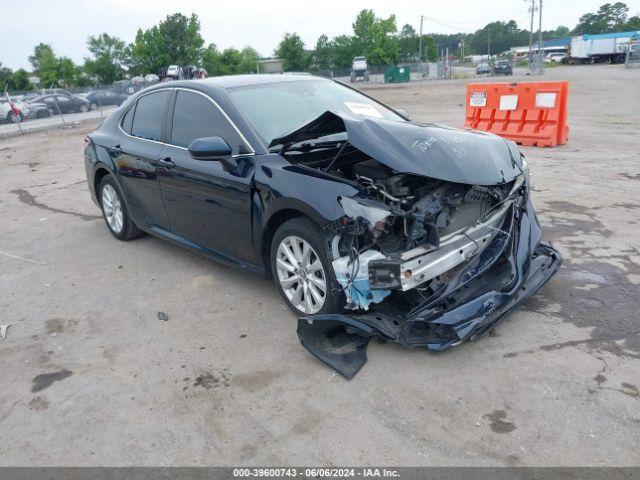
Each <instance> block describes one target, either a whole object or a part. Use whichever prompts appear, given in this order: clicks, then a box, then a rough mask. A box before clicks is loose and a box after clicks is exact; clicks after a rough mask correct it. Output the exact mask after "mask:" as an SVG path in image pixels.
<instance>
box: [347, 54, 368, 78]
mask: <svg viewBox="0 0 640 480" xmlns="http://www.w3.org/2000/svg"><path fill="white" fill-rule="evenodd" d="M358 80H363V81H365V82H368V81H369V67H368V65H367V59H366V57H353V62H352V63H351V81H352V82H357V81H358Z"/></svg>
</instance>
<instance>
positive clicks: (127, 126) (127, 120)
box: [122, 103, 136, 135]
mask: <svg viewBox="0 0 640 480" xmlns="http://www.w3.org/2000/svg"><path fill="white" fill-rule="evenodd" d="M135 110H136V105H135V103H134V104H133V105H132V106H131V108H130V109H129V110H127V113H125V114H124V117H123V118H122V129H123V130H124V131H125V132H127V133H128V134H129V135H131V125H133V113H134V112H135Z"/></svg>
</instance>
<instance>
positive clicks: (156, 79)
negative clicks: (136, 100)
mask: <svg viewBox="0 0 640 480" xmlns="http://www.w3.org/2000/svg"><path fill="white" fill-rule="evenodd" d="M144 80H145V82H147V83H158V82H159V81H160V77H159V76H158V75H156V74H155V73H149V74H148V75H145V76H144Z"/></svg>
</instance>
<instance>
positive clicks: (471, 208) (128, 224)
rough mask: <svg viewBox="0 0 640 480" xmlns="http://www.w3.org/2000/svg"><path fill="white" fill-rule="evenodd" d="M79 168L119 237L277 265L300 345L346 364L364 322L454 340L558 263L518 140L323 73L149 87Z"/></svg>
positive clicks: (420, 338)
mask: <svg viewBox="0 0 640 480" xmlns="http://www.w3.org/2000/svg"><path fill="white" fill-rule="evenodd" d="M85 165H86V172H87V177H88V180H89V182H88V183H89V187H90V191H91V195H92V196H93V198H94V200H95V201H96V203H97V204H98V206H99V207H100V208H101V209H102V213H103V215H104V218H105V221H106V224H107V227H108V229H109V231H110V232H111V233H112V234H113V235H114V236H115V237H116V238H118V239H119V240H131V239H133V238H135V237H137V236H139V235H141V234H142V233H148V234H151V235H154V236H157V237H159V238H162V239H165V240H167V241H169V242H171V243H174V244H176V245H179V246H182V247H185V248H188V249H190V250H193V251H196V252H199V253H201V254H203V255H205V256H207V257H209V258H212V259H215V260H217V261H220V262H223V263H225V264H228V265H233V266H235V267H238V268H241V269H244V270H247V271H250V272H254V273H258V274H260V275H263V276H265V277H267V278H274V279H275V282H276V284H277V286H278V289H279V291H280V293H281V295H282V297H283V299H284V301H285V302H286V303H287V305H288V306H289V307H290V308H291V309H292V310H293V311H294V312H295V313H296V314H297V315H298V316H299V317H300V320H299V323H298V333H299V337H300V340H301V342H302V344H303V345H304V346H305V347H306V348H308V349H309V350H310V351H311V352H312V353H313V354H314V355H316V356H318V357H319V358H321V359H322V360H324V361H326V362H327V363H329V364H330V365H332V366H333V367H335V368H336V369H338V370H339V371H340V372H342V373H343V374H344V375H345V376H347V377H349V378H350V377H351V376H353V375H354V374H355V373H356V372H357V370H358V369H359V368H360V367H361V366H362V364H363V363H364V361H366V356H365V354H364V352H365V348H366V344H367V342H368V340H369V338H370V337H372V336H379V337H383V338H384V339H387V340H392V341H395V342H399V343H401V344H403V345H407V346H426V347H428V348H430V349H434V350H440V349H444V348H448V347H451V346H454V345H457V344H459V343H461V342H462V341H463V340H466V339H469V338H472V337H473V336H477V335H479V334H481V333H484V332H486V331H488V330H489V329H490V328H491V327H492V326H493V325H494V324H495V323H496V322H497V321H498V320H499V319H500V318H502V317H503V316H504V315H505V314H507V313H508V312H510V311H511V310H513V309H514V308H515V307H517V306H518V305H519V304H520V303H521V302H522V301H523V300H524V299H526V298H527V297H529V296H530V295H532V294H533V293H535V291H537V290H538V289H539V288H540V287H541V286H542V285H543V284H544V283H545V282H546V281H547V280H548V279H549V278H550V277H551V276H552V275H553V274H554V273H555V272H556V271H557V269H558V268H559V266H560V263H561V259H560V256H559V255H558V253H557V252H556V251H555V250H553V249H552V248H551V247H550V246H548V245H546V244H544V243H541V231H540V226H539V224H538V221H537V219H536V216H535V213H534V211H533V207H532V205H531V200H530V196H529V183H528V182H529V180H528V169H527V165H526V163H525V162H524V160H523V158H522V156H521V154H520V152H519V150H518V148H517V146H516V145H515V144H514V143H513V142H511V141H508V140H504V139H502V138H500V137H497V136H495V135H492V134H488V133H483V132H477V131H470V130H459V129H454V128H449V127H444V126H439V125H429V124H422V123H418V122H412V121H410V120H409V119H408V118H406V116H404V115H403V114H402V113H400V112H397V111H395V110H393V109H391V108H389V107H387V106H385V105H384V104H382V103H380V102H378V101H376V100H374V99H372V98H370V97H368V96H366V95H364V94H362V93H360V92H358V91H357V90H355V89H352V88H350V87H348V86H345V85H343V84H340V83H337V82H334V81H331V80H326V79H320V78H315V77H311V76H296V75H291V76H284V75H251V76H235V77H234V76H229V77H217V78H209V79H206V80H199V81H178V82H170V83H164V84H160V85H156V86H153V87H150V88H148V89H146V90H143V91H141V92H138V93H137V94H135V95H133V96H132V97H131V98H129V99H128V100H127V101H126V102H125V103H124V104H123V105H122V106H121V107H120V108H119V109H118V110H117V111H116V112H115V113H113V114H112V115H110V116H109V117H108V118H107V119H106V120H105V121H104V123H103V124H102V125H101V126H100V127H99V128H98V130H96V131H95V132H94V133H92V134H91V135H89V136H88V137H87V140H86V148H85Z"/></svg>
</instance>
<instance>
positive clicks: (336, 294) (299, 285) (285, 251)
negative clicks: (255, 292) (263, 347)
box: [271, 217, 344, 315]
mask: <svg viewBox="0 0 640 480" xmlns="http://www.w3.org/2000/svg"><path fill="white" fill-rule="evenodd" d="M322 238H323V234H322V230H321V229H320V227H318V226H317V225H316V224H315V223H314V222H312V221H311V220H310V219H309V218H306V217H298V218H294V219H292V220H289V221H288V222H285V223H284V224H282V225H281V226H280V228H278V230H277V231H276V234H275V235H274V237H273V242H272V244H271V271H272V272H273V276H274V279H275V281H276V284H277V285H278V290H279V291H280V295H282V298H284V301H285V302H286V304H287V305H288V306H289V308H290V309H291V310H293V311H294V312H295V313H296V314H298V315H315V314H326V313H338V312H340V311H341V310H342V307H343V306H344V300H343V298H344V295H343V294H342V292H341V291H340V288H339V286H338V283H337V281H336V278H335V275H334V272H333V267H332V266H331V262H330V260H329V258H328V257H327V253H326V249H325V247H324V245H323V240H322Z"/></svg>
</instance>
